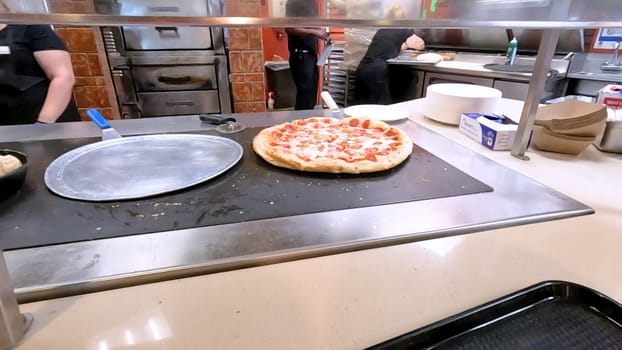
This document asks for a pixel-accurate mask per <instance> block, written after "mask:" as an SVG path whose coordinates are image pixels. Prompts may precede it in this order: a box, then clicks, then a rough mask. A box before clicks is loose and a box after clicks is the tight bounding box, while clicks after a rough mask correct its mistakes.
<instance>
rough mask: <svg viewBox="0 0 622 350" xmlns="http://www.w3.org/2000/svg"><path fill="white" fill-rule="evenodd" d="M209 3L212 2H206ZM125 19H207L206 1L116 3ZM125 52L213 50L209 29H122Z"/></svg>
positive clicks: (125, 0)
mask: <svg viewBox="0 0 622 350" xmlns="http://www.w3.org/2000/svg"><path fill="white" fill-rule="evenodd" d="M209 2H210V3H211V2H213V1H209ZM118 3H119V5H120V14H121V15H124V16H138V15H143V16H210V15H212V16H213V15H217V14H212V13H210V12H211V11H212V10H211V9H210V6H208V1H207V0H184V1H177V0H118ZM123 32H124V37H125V43H126V48H127V50H166V49H173V50H174V49H212V48H213V46H214V45H213V40H212V34H211V30H210V28H201V27H174V26H158V27H142V26H127V27H123Z"/></svg>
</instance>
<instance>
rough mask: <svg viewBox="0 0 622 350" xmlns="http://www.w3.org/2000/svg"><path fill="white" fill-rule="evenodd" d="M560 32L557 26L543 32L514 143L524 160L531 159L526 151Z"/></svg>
mask: <svg viewBox="0 0 622 350" xmlns="http://www.w3.org/2000/svg"><path fill="white" fill-rule="evenodd" d="M559 33H560V29H557V28H556V29H546V30H544V33H542V40H541V41H540V47H539V48H538V56H537V57H536V64H535V66H534V70H533V75H532V76H531V79H530V81H529V90H527V98H526V99H525V105H524V106H523V112H522V113H521V116H520V122H519V124H518V131H517V132H516V137H515V138H514V144H513V145H512V155H513V156H514V157H517V158H519V159H522V160H529V157H527V156H525V152H526V151H527V146H528V145H529V139H530V137H531V130H532V129H533V123H534V121H535V120H536V112H537V111H538V105H539V104H540V99H541V98H542V94H543V93H544V86H545V85H546V81H547V79H548V75H549V70H550V68H551V61H552V60H553V55H554V54H555V48H556V47H557V41H558V40H559Z"/></svg>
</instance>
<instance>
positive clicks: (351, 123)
mask: <svg viewBox="0 0 622 350" xmlns="http://www.w3.org/2000/svg"><path fill="white" fill-rule="evenodd" d="M359 124H361V122H360V120H358V119H356V118H352V119H350V121H349V122H348V125H350V126H359Z"/></svg>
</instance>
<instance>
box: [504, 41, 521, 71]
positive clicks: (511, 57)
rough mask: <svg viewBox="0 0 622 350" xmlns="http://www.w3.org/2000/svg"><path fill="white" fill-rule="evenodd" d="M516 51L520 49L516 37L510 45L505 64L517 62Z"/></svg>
mask: <svg viewBox="0 0 622 350" xmlns="http://www.w3.org/2000/svg"><path fill="white" fill-rule="evenodd" d="M516 51H518V40H516V37H514V39H512V41H510V44H509V45H508V50H507V52H506V53H505V64H507V65H512V64H514V63H516Z"/></svg>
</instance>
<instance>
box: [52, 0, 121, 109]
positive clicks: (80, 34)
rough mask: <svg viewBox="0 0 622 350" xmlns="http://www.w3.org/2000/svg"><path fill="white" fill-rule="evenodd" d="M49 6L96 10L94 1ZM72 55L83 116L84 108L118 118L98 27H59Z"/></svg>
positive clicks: (60, 0) (59, 0)
mask: <svg viewBox="0 0 622 350" xmlns="http://www.w3.org/2000/svg"><path fill="white" fill-rule="evenodd" d="M48 5H49V7H50V9H51V10H52V11H54V12H62V13H94V12H95V11H94V6H93V1H92V0H48ZM55 29H56V32H57V33H58V35H59V36H60V37H61V38H62V39H63V41H64V42H65V45H66V46H67V50H68V51H69V54H70V55H71V63H72V64H73V70H74V74H75V76H76V84H75V86H74V89H73V96H74V100H75V102H76V106H77V107H78V111H79V112H80V115H81V117H82V119H84V120H88V118H87V117H86V114H85V111H86V110H87V109H88V108H97V109H99V110H100V111H101V112H102V114H103V115H104V116H105V117H106V118H108V119H119V118H120V117H119V108H118V106H117V100H116V95H115V92H114V87H113V83H112V79H111V77H110V74H109V73H108V68H107V67H108V63H107V57H106V53H105V49H104V44H103V41H102V38H101V35H100V33H99V29H98V28H96V27H74V26H71V27H63V26H56V27H55Z"/></svg>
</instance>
